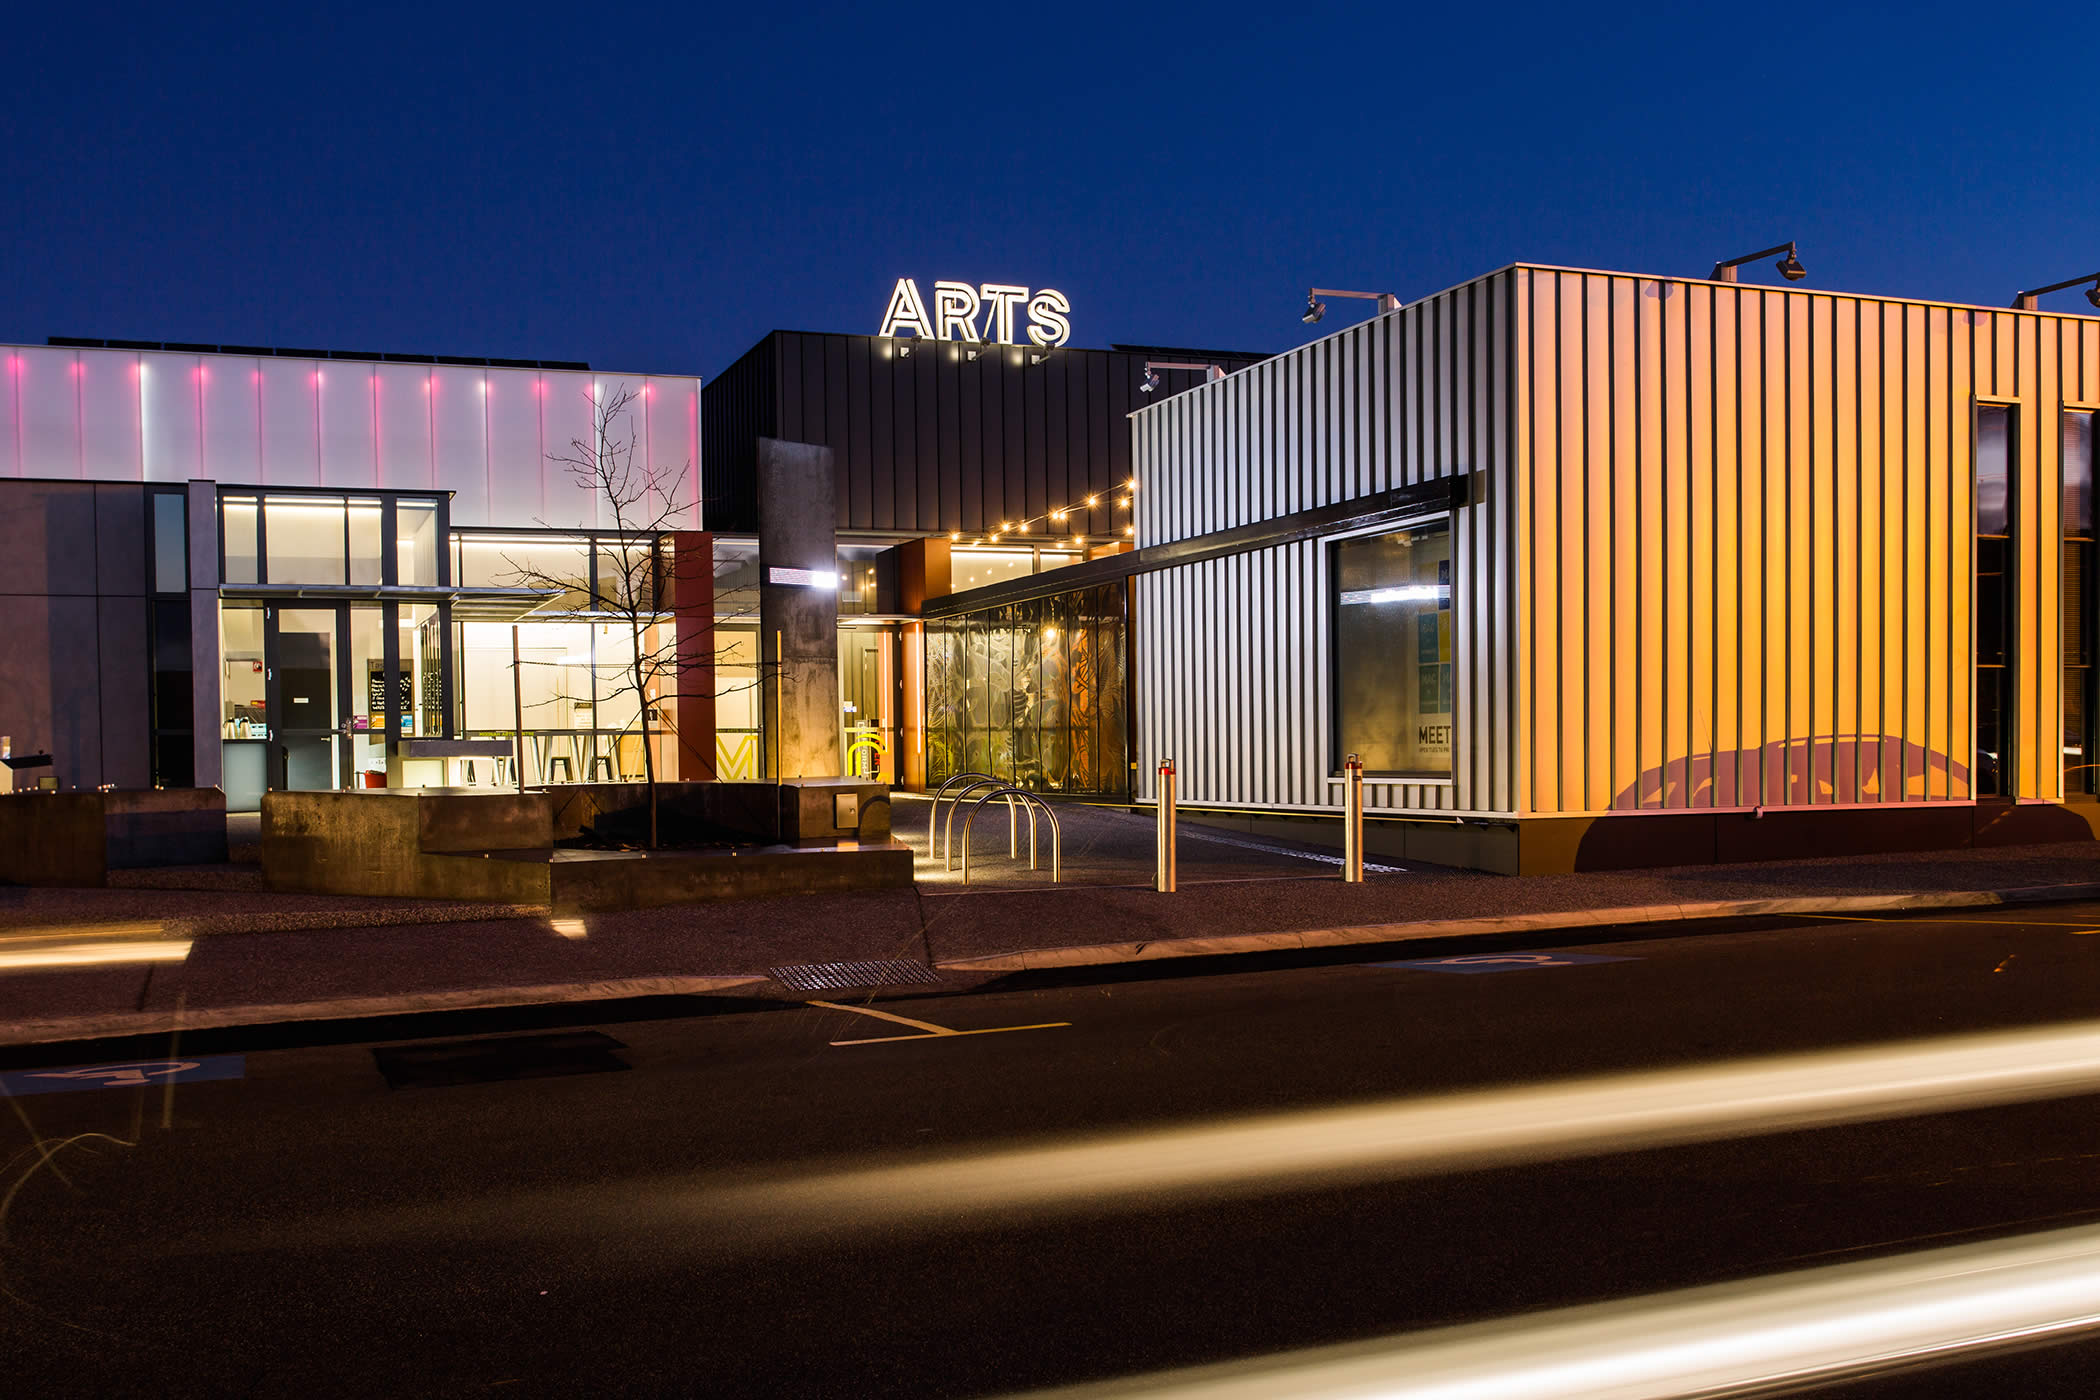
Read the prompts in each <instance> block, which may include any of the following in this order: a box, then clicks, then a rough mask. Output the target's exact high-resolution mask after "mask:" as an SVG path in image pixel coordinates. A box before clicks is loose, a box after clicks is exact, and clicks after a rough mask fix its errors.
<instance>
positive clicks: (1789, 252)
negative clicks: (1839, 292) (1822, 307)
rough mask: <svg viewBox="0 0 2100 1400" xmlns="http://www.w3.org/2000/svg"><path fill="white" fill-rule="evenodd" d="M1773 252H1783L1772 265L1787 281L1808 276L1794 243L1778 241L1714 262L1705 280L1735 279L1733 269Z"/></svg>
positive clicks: (1726, 280)
mask: <svg viewBox="0 0 2100 1400" xmlns="http://www.w3.org/2000/svg"><path fill="white" fill-rule="evenodd" d="M1774 253H1783V254H1785V256H1784V257H1782V258H1780V260H1779V261H1778V262H1776V263H1773V264H1772V266H1773V267H1775V268H1777V269H1779V275H1780V276H1781V277H1784V278H1785V279H1786V280H1787V281H1789V282H1799V281H1800V280H1801V279H1802V278H1804V277H1806V276H1808V269H1807V268H1805V267H1803V266H1802V265H1801V259H1800V257H1799V256H1798V255H1797V254H1796V252H1795V249H1794V245H1793V244H1792V243H1778V244H1774V245H1773V246H1772V247H1770V248H1760V249H1758V250H1757V251H1756V252H1754V253H1745V254H1743V255H1742V256H1741V257H1739V258H1730V259H1728V261H1726V262H1717V263H1715V264H1714V270H1713V276H1712V277H1710V278H1709V279H1707V280H1709V281H1713V282H1733V281H1736V280H1737V278H1736V275H1735V270H1736V269H1737V268H1739V267H1741V266H1742V265H1743V264H1744V263H1754V262H1756V261H1757V260H1758V259H1759V258H1769V257H1771V256H1772V254H1774Z"/></svg>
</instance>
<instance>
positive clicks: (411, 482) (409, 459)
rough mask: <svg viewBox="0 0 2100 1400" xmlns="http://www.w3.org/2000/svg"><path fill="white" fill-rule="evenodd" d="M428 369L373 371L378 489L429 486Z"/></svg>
mask: <svg viewBox="0 0 2100 1400" xmlns="http://www.w3.org/2000/svg"><path fill="white" fill-rule="evenodd" d="M430 399H431V387H430V367H429V366H428V365H378V366H375V367H374V368H373V370H372V417H373V421H374V424H375V426H376V428H377V433H378V440H379V442H378V452H377V454H376V457H375V461H376V463H377V468H378V472H379V485H381V486H384V487H385V488H387V489H388V490H389V491H404V490H418V491H420V490H424V489H426V488H427V487H429V486H430V485H431V468H430V411H431V402H430Z"/></svg>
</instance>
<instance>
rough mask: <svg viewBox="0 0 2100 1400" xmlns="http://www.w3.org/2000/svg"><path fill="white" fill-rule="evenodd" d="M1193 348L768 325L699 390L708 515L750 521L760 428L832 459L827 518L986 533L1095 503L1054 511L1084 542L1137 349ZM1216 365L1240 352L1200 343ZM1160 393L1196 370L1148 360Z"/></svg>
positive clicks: (1110, 465) (1184, 383)
mask: <svg viewBox="0 0 2100 1400" xmlns="http://www.w3.org/2000/svg"><path fill="white" fill-rule="evenodd" d="M1196 353H1199V352H1194V351H1190V352H1178V351H1175V352H1169V351H1157V352H1148V351H1144V350H1138V349H1129V350H1081V349H1060V350H1058V351H1056V352H1054V353H1051V354H1049V355H1039V354H1034V353H1031V352H1030V351H1029V350H1028V349H1027V348H1025V347H1022V346H1015V345H991V344H975V345H970V344H964V343H962V342H959V341H912V340H902V341H893V340H890V339H888V338H885V337H882V336H869V335H842V334H834V333H816V332H802V331H775V332H773V333H772V334H771V335H768V336H767V337H766V338H765V339H764V340H763V341H761V342H759V344H758V345H757V346H756V347H755V348H754V349H752V350H751V351H750V352H748V353H747V354H746V355H745V356H744V357H743V358H742V359H740V360H738V361H737V362H736V363H735V364H734V365H732V366H730V367H729V368H728V369H726V370H724V371H723V372H722V375H721V377H720V378H718V379H716V380H714V381H712V382H711V383H710V384H709V385H708V387H707V390H706V395H707V413H706V429H707V434H708V437H707V451H706V453H705V461H706V472H705V476H706V480H707V483H708V485H707V498H708V519H709V521H710V522H712V524H713V527H714V528H716V529H724V530H738V529H749V528H752V526H753V525H754V524H755V522H756V520H757V499H756V497H755V496H754V495H753V493H752V487H751V481H752V471H753V463H754V462H755V460H756V458H755V450H756V449H755V447H754V444H755V443H756V442H757V440H758V439H759V438H760V437H777V438H783V439H786V440H787V441H790V442H808V443H816V444H819V445H821V446H825V447H829V448H831V449H832V454H833V460H834V461H835V463H836V464H837V472H838V482H837V493H838V528H840V529H842V530H902V531H914V532H934V531H956V530H960V531H966V532H969V533H972V534H976V533H982V532H987V531H991V530H997V529H999V528H1000V526H1001V525H1002V524H1006V523H1009V522H1012V521H1017V520H1026V519H1030V518H1034V517H1039V516H1041V515H1043V514H1044V513H1045V512H1047V511H1050V510H1054V509H1057V508H1059V507H1062V506H1066V505H1071V504H1074V503H1076V502H1079V501H1081V500H1083V499H1084V498H1085V497H1086V496H1088V495H1089V494H1092V495H1094V496H1095V497H1096V498H1097V504H1096V506H1095V508H1094V509H1093V510H1091V511H1087V512H1084V513H1081V514H1075V515H1073V516H1072V517H1071V518H1070V519H1069V520H1068V521H1066V522H1060V523H1061V524H1064V525H1067V526H1068V527H1069V528H1071V529H1073V530H1075V531H1084V532H1085V533H1087V534H1089V535H1093V536H1095V537H1097V538H1108V537H1111V536H1114V535H1118V534H1120V533H1121V532H1122V529H1123V526H1124V524H1125V523H1126V521H1127V520H1128V516H1127V515H1126V514H1124V513H1123V512H1122V511H1121V510H1120V509H1118V508H1117V506H1116V505H1115V502H1116V500H1118V499H1119V495H1118V493H1117V490H1116V488H1118V487H1120V486H1121V485H1122V484H1123V482H1124V481H1126V480H1127V479H1128V478H1129V477H1130V474H1131V460H1130V436H1129V433H1128V432H1127V431H1126V429H1125V426H1124V423H1125V418H1126V416H1127V415H1128V414H1129V413H1130V411H1131V410H1132V409H1134V408H1140V407H1143V406H1144V404H1145V403H1146V401H1147V398H1146V395H1144V394H1143V393H1141V392H1139V389H1138V384H1139V382H1140V379H1141V377H1142V376H1143V374H1144V369H1145V363H1146V361H1147V359H1148V358H1154V357H1157V356H1160V355H1169V354H1171V355H1174V356H1175V357H1176V358H1185V356H1186V355H1191V354H1196ZM1205 358H1206V359H1207V360H1213V361H1215V362H1216V363H1217V364H1218V365H1219V366H1220V367H1221V368H1224V369H1228V370H1230V369H1236V368H1238V367H1239V366H1241V365H1245V364H1249V363H1252V362H1253V361H1252V357H1248V356H1222V355H1213V354H1206V355H1205ZM1159 376H1160V381H1161V382H1160V388H1159V391H1158V393H1159V394H1160V395H1162V396H1164V395H1171V394H1175V393H1178V392H1179V391H1181V390H1183V389H1186V388H1188V387H1190V386H1191V385H1194V384H1198V383H1200V382H1202V381H1203V378H1204V372H1203V371H1201V370H1195V371H1190V370H1175V369H1166V370H1161V371H1159Z"/></svg>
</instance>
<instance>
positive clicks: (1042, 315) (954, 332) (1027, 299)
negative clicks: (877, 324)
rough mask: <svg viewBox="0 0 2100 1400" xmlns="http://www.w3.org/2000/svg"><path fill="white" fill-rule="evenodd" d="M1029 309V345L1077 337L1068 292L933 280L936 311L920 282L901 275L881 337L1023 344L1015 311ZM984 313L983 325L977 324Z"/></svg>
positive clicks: (1062, 342)
mask: <svg viewBox="0 0 2100 1400" xmlns="http://www.w3.org/2000/svg"><path fill="white" fill-rule="evenodd" d="M1019 311H1025V313H1026V315H1027V318H1028V326H1027V331H1028V343H1029V344H1031V345H1046V346H1047V345H1062V344H1064V343H1065V342H1066V341H1068V340H1070V339H1071V338H1072V323H1071V322H1070V321H1068V320H1066V319H1065V318H1066V317H1068V316H1070V315H1071V314H1072V303H1071V302H1069V301H1067V300H1066V299H1065V294H1064V293H1063V292H1057V291H1052V290H1051V289H1050V288H1048V287H1044V288H1043V289H1041V290H1040V291H1037V292H1034V293H1032V294H1031V293H1030V292H1029V290H1028V288H1026V287H1015V286H1009V285H1008V284H1006V283H1004V282H986V283H983V284H982V285H980V286H972V285H970V284H969V283H968V282H936V283H934V284H933V314H932V315H930V316H929V315H928V314H927V313H926V302H925V300H924V298H922V297H921V296H920V295H919V284H918V283H917V282H914V281H913V280H912V279H911V278H909V277H899V278H898V279H897V287H896V290H894V291H892V292H891V293H890V305H889V309H888V310H887V311H884V312H883V313H882V329H881V330H879V331H877V332H875V334H877V335H889V336H896V335H914V336H918V337H919V338H920V339H922V340H966V341H971V342H973V343H985V342H989V343H991V344H993V345H1019V344H1020V343H1021V342H1020V341H1018V340H1016V339H1014V321H1015V319H1016V316H1015V313H1016V312H1019ZM980 313H982V315H983V317H984V321H983V324H982V325H980V324H979V323H978V319H977V318H978V315H979V314H980Z"/></svg>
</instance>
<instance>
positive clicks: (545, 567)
mask: <svg viewBox="0 0 2100 1400" xmlns="http://www.w3.org/2000/svg"><path fill="white" fill-rule="evenodd" d="M459 562H460V571H461V572H460V577H459V579H458V580H457V582H458V583H459V584H461V585H462V586H463V587H467V588H550V589H552V588H559V589H564V590H566V591H565V592H563V593H562V594H561V596H559V597H557V598H555V599H553V600H552V601H551V602H549V603H547V604H545V605H544V606H545V607H546V608H548V609H549V610H550V611H553V612H583V611H585V610H586V609H587V608H588V607H589V606H590V599H591V551H590V545H589V543H588V542H587V541H585V540H582V539H568V538H564V537H562V536H560V535H462V536H461V537H460V542H459Z"/></svg>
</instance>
